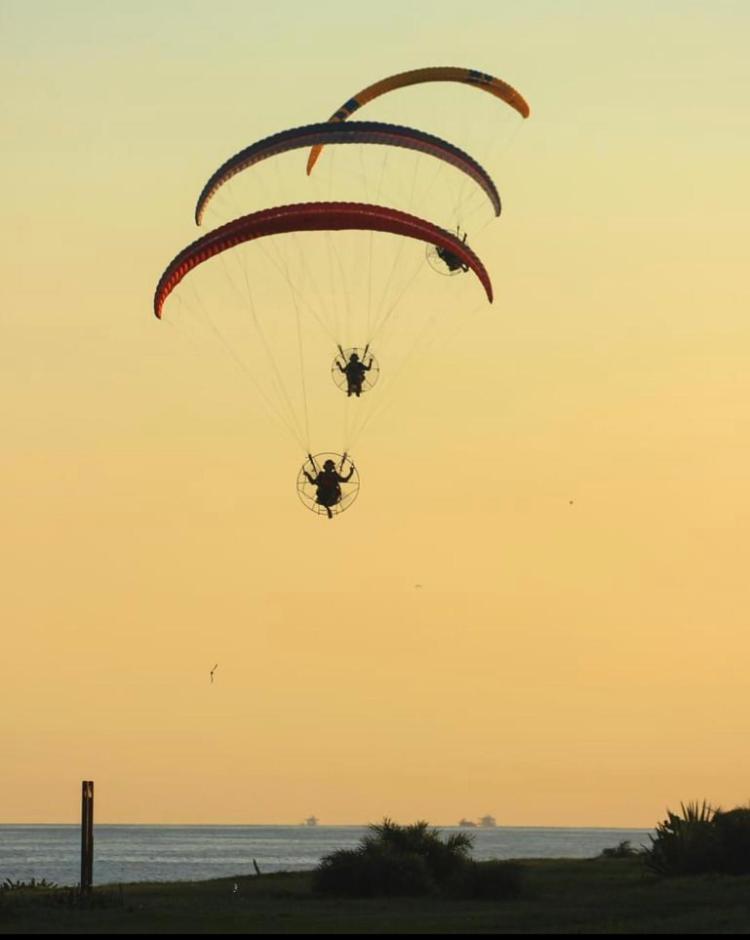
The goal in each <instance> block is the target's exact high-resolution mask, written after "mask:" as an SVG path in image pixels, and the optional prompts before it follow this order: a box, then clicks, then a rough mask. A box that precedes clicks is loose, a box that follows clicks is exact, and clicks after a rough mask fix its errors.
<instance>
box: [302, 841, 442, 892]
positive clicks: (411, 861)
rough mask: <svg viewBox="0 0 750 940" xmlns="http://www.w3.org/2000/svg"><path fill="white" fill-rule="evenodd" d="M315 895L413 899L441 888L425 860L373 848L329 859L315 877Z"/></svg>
mask: <svg viewBox="0 0 750 940" xmlns="http://www.w3.org/2000/svg"><path fill="white" fill-rule="evenodd" d="M313 891H315V892H316V893H318V894H327V895H336V896H339V897H350V898H373V897H409V896H416V895H423V894H434V893H436V892H437V885H436V883H435V880H434V878H433V877H432V875H431V874H430V871H429V868H428V867H427V862H426V861H425V859H424V858H423V857H422V856H420V855H416V854H415V853H414V852H399V851H394V850H392V849H389V848H388V847H382V846H380V847H374V846H373V847H370V848H368V849H363V848H361V847H360V848H358V849H341V851H339V852H333V853H332V854H331V855H326V856H325V858H323V859H322V860H321V862H320V865H319V866H318V867H317V868H316V869H315V871H314V873H313Z"/></svg>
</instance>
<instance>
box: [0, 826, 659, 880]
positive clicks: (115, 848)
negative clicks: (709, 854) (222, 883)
mask: <svg viewBox="0 0 750 940" xmlns="http://www.w3.org/2000/svg"><path fill="white" fill-rule="evenodd" d="M436 828H437V829H439V830H440V831H441V832H443V833H451V832H466V833H468V834H471V835H472V836H473V837H474V849H473V851H472V857H473V858H476V859H489V858H593V857H594V856H596V855H598V854H599V853H600V852H601V851H602V849H605V848H609V847H613V846H616V845H618V844H619V843H620V842H622V841H624V840H626V839H627V840H629V841H630V842H631V844H632V845H633V846H634V847H636V848H637V847H639V846H641V845H649V844H650V840H649V838H648V837H649V834H650V832H652V831H653V830H647V829H572V828H571V829H568V828H559V829H553V828H525V827H523V828H522V827H505V826H500V827H498V828H496V829H458V828H455V827H441V826H437V827H436ZM366 831H367V829H366V827H364V826H321V825H318V826H309V827H308V826H106V825H101V826H94V884H95V885H96V884H99V885H102V884H127V883H131V882H136V881H202V880H205V879H208V878H226V877H230V876H232V875H239V876H241V875H253V874H254V873H255V872H254V867H253V860H255V862H256V863H257V865H258V867H259V868H260V870H261V872H262V873H266V872H275V871H295V870H296V871H299V870H303V869H310V868H314V867H315V866H316V865H317V863H318V862H319V860H320V859H321V858H322V856H324V855H326V854H328V853H329V852H333V851H335V850H336V849H342V848H351V847H353V846H355V845H356V844H357V843H358V842H359V840H360V838H361V837H362V836H363V835H364V833H365V832H366ZM80 852H81V835H80V827H79V826H77V825H69V826H62V825H33V826H24V825H19V826H12V825H4V826H0V882H3V881H5V879H6V878H9V879H10V880H12V881H28V880H29V879H31V878H36V879H37V880H39V879H41V878H45V879H46V880H47V881H51V882H54V883H55V884H58V885H76V884H78V882H79V880H80V858H81V855H80Z"/></svg>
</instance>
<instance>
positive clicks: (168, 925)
mask: <svg viewBox="0 0 750 940" xmlns="http://www.w3.org/2000/svg"><path fill="white" fill-rule="evenodd" d="M521 864H522V865H523V867H524V872H525V889H524V892H523V896H522V897H521V898H518V899H516V900H512V901H452V900H447V899H440V898H399V899H382V900H380V899H379V900H331V899H322V898H318V897H315V896H314V895H313V894H312V891H311V876H310V873H308V872H290V873H282V874H277V875H263V876H262V877H259V878H258V877H249V876H247V875H243V876H238V877H236V878H228V879H219V880H215V881H202V882H171V883H148V884H146V883H144V884H130V885H123V886H114V887H112V886H107V887H101V888H95V889H94V892H93V894H92V896H91V899H90V900H89V901H85V902H83V903H78V904H72V903H70V902H69V901H66V896H69V894H70V892H66V891H64V890H57V891H55V890H50V891H48V890H39V889H34V890H16V891H3V892H0V933H3V934H20V933H55V934H65V933H125V934H128V933H130V934H138V933H179V934H184V933H217V934H221V933H355V934H360V933H713V934H715V933H730V934H746V933H750V876H742V877H732V876H726V875H723V876H718V875H716V876H708V875H703V876H695V877H690V878H672V879H664V880H660V879H656V878H654V877H653V876H651V875H648V874H647V873H645V871H644V869H643V866H642V862H641V861H640V860H639V859H638V858H629V859H590V860H582V861H579V860H570V859H554V860H535V861H524V862H522V863H521ZM235 883H236V884H237V885H238V891H237V892H233V885H234V884H235Z"/></svg>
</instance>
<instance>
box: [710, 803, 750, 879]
mask: <svg viewBox="0 0 750 940" xmlns="http://www.w3.org/2000/svg"><path fill="white" fill-rule="evenodd" d="M713 823H714V827H715V829H716V836H717V841H718V843H719V846H720V853H721V871H723V872H726V873H727V874H730V875H745V874H748V873H750V807H744V806H738V807H736V808H735V809H730V810H728V811H727V812H722V811H721V810H716V813H715V815H714V820H713Z"/></svg>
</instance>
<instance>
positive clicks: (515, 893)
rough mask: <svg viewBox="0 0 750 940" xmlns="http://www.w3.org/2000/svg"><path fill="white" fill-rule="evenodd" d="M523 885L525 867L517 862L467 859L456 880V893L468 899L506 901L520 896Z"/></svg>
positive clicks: (457, 895)
mask: <svg viewBox="0 0 750 940" xmlns="http://www.w3.org/2000/svg"><path fill="white" fill-rule="evenodd" d="M522 887H523V869H522V868H521V866H520V865H519V864H517V863H516V862H502V861H499V860H498V859H492V860H491V861H488V862H474V861H467V862H466V863H465V864H464V866H463V870H462V872H461V874H460V876H459V878H458V879H457V880H456V881H454V894H455V896H456V897H460V898H464V899H467V900H476V901H505V900H508V899H509V898H517V897H519V895H520V894H521V890H522Z"/></svg>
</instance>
